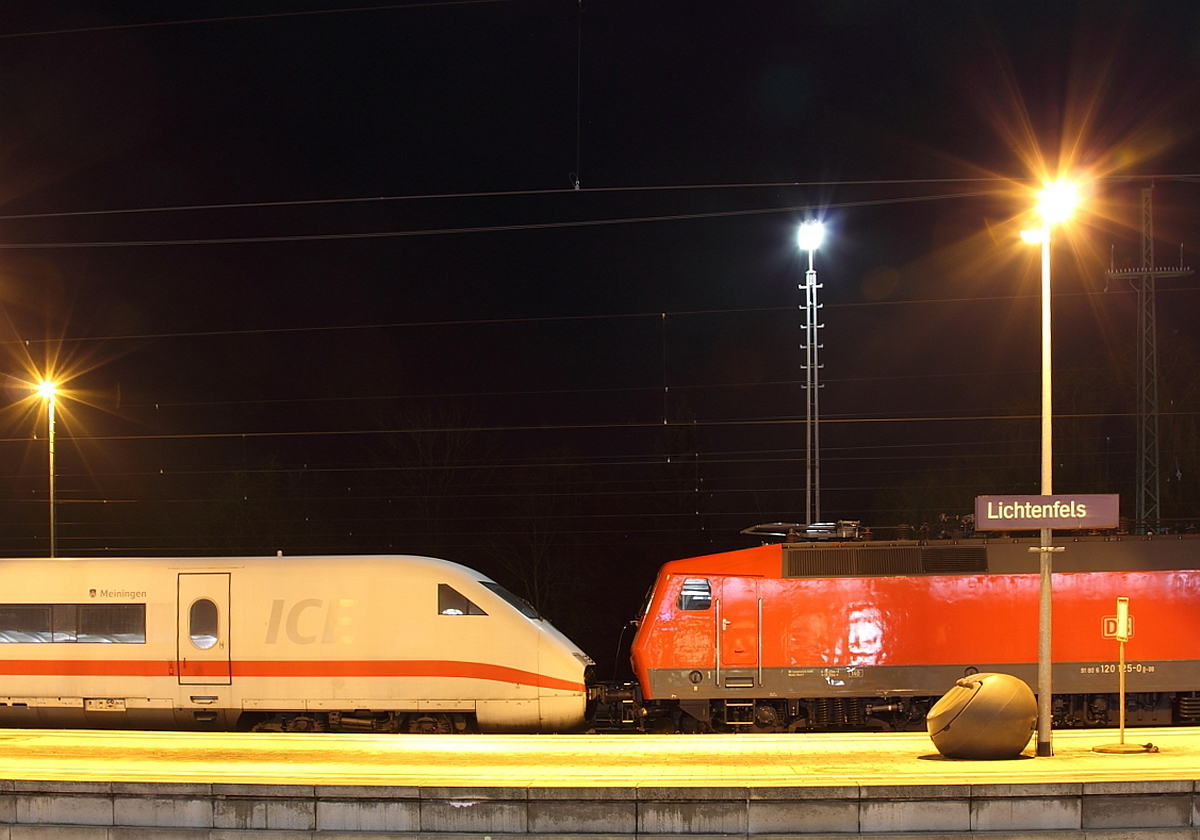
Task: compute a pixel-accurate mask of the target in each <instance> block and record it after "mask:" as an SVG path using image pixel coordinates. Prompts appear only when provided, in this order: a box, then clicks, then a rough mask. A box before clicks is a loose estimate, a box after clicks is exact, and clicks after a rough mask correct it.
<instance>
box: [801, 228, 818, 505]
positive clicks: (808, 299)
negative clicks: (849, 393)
mask: <svg viewBox="0 0 1200 840" xmlns="http://www.w3.org/2000/svg"><path fill="white" fill-rule="evenodd" d="M801 288H803V289H804V316H805V317H804V524H805V525H811V524H812V523H813V522H815V521H816V520H815V519H814V518H813V488H814V484H815V482H814V475H813V454H814V451H815V443H816V434H815V423H816V414H815V411H814V402H813V400H814V395H815V394H816V390H817V383H816V374H817V356H816V354H817V348H816V343H817V290H816V272H815V271H813V253H812V251H811V250H809V252H808V271H807V272H805V274H804V285H803V286H802V287H801Z"/></svg>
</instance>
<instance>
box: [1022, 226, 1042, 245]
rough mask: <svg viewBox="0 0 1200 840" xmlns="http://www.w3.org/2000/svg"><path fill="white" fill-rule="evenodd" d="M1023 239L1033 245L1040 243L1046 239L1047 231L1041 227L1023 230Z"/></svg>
mask: <svg viewBox="0 0 1200 840" xmlns="http://www.w3.org/2000/svg"><path fill="white" fill-rule="evenodd" d="M1021 239H1022V240H1023V241H1025V242H1028V243H1030V244H1032V245H1040V244H1041V243H1043V242H1045V241H1046V232H1045V231H1043V230H1042V229H1041V228H1035V229H1033V230H1023V231H1021Z"/></svg>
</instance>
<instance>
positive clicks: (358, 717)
mask: <svg viewBox="0 0 1200 840" xmlns="http://www.w3.org/2000/svg"><path fill="white" fill-rule="evenodd" d="M238 729H239V730H241V731H243V732H386V733H392V732H403V733H409V734H419V735H453V734H458V733H465V732H478V731H479V729H478V727H477V726H476V724H475V719H474V717H473V716H472V715H466V714H450V713H431V712H371V711H367V710H358V711H353V712H275V713H270V712H267V713H258V712H255V713H244V714H243V715H242V716H241V717H240V718H239V719H238Z"/></svg>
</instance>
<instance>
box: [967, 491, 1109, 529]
mask: <svg viewBox="0 0 1200 840" xmlns="http://www.w3.org/2000/svg"><path fill="white" fill-rule="evenodd" d="M1120 509H1121V497H1120V496H1119V495H1117V494H1116V493H1091V494H1082V495H1080V494H1071V495H1065V496H976V497H975V530H976V531H1027V530H1030V529H1041V528H1059V529H1071V530H1073V529H1076V528H1116V527H1117V526H1118V525H1119V524H1120V520H1121V510H1120Z"/></svg>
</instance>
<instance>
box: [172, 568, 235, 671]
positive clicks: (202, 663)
mask: <svg viewBox="0 0 1200 840" xmlns="http://www.w3.org/2000/svg"><path fill="white" fill-rule="evenodd" d="M178 628H179V631H178V636H177V638H176V647H177V656H178V661H177V663H176V667H177V673H178V674H179V682H180V684H181V685H229V684H230V683H231V681H232V680H231V672H230V669H229V573H228V572H212V573H210V572H206V573H203V574H180V575H179V617H178Z"/></svg>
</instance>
